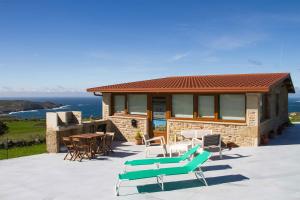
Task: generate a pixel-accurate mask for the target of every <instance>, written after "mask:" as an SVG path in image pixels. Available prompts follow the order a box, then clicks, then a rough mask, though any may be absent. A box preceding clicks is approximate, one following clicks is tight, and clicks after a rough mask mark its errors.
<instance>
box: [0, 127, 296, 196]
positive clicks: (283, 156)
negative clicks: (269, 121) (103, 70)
mask: <svg viewBox="0 0 300 200" xmlns="http://www.w3.org/2000/svg"><path fill="white" fill-rule="evenodd" d="M299 155H300V124H298V125H295V126H293V127H289V128H287V129H285V131H284V133H283V135H281V136H278V137H277V138H275V139H273V140H271V143H270V145H268V146H261V147H257V148H235V149H232V150H231V151H228V150H226V151H224V158H223V159H222V160H219V159H217V158H215V159H213V160H210V161H209V162H207V163H206V164H205V166H204V167H203V170H204V171H205V172H204V174H205V176H206V177H207V182H208V184H209V186H208V187H205V186H203V184H202V183H201V182H199V181H197V180H196V179H195V177H194V176H192V174H190V175H181V176H173V177H167V178H166V179H165V181H166V184H165V188H166V191H163V192H161V191H160V188H159V186H158V185H157V184H156V181H155V179H146V180H138V181H131V182H127V183H126V182H125V183H124V184H123V187H121V190H120V196H119V197H116V196H115V195H114V184H115V182H116V177H117V174H118V173H119V172H121V171H122V163H123V162H124V161H125V160H128V159H134V158H141V157H143V156H144V153H143V146H135V145H131V144H129V143H123V144H120V145H119V146H118V147H117V148H116V152H115V153H114V154H111V156H103V157H99V158H98V159H97V160H91V161H89V160H83V162H81V163H80V162H70V161H63V160H62V159H63V157H64V154H41V155H35V156H28V157H22V158H16V159H10V160H3V161H0V177H1V181H0V199H1V200H4V199H9V200H12V199H22V200H24V199H34V200H35V199H45V200H52V199H55V200H59V199H188V200H190V199H221V200H224V199H243V200H244V199H272V200H274V199H300V186H299V185H298V183H299V182H300V156H299Z"/></svg>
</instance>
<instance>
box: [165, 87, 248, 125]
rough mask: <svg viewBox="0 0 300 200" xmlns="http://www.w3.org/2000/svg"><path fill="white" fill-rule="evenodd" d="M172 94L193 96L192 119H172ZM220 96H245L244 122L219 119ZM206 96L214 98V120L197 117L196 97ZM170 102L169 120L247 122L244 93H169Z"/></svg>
mask: <svg viewBox="0 0 300 200" xmlns="http://www.w3.org/2000/svg"><path fill="white" fill-rule="evenodd" d="M174 94H191V95H193V110H194V112H193V117H192V118H179V117H174V115H173V109H172V107H173V105H172V95H174ZM222 94H233V95H234V94H240V95H244V96H245V120H227V119H220V104H219V98H220V95H222ZM201 95H206V96H214V97H215V98H214V101H215V107H214V118H203V117H199V114H198V96H201ZM170 96H171V102H170V112H171V113H170V119H176V120H187V121H199V122H200V121H203V122H228V123H246V122H247V95H246V93H229V92H228V93H217V94H216V93H171V95H170Z"/></svg>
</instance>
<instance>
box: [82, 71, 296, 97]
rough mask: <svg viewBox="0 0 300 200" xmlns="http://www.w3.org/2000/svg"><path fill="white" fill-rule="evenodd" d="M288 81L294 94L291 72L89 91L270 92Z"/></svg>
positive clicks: (183, 78)
mask: <svg viewBox="0 0 300 200" xmlns="http://www.w3.org/2000/svg"><path fill="white" fill-rule="evenodd" d="M285 80H287V81H288V82H289V83H290V84H289V85H290V88H289V92H294V88H293V84H292V81H291V77H290V74H289V73H269V74H227V75H205V76H174V77H166V78H159V79H152V80H145V81H136V82H129V83H121V84H115V85H108V86H101V87H95V88H89V89H87V91H88V92H180V93H181V92H186V93H187V92H203V93H205V92H207V93H214V92H236V93H237V92H269V90H270V88H271V87H272V86H274V85H275V84H277V83H279V82H281V81H285Z"/></svg>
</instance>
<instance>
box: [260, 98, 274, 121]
mask: <svg viewBox="0 0 300 200" xmlns="http://www.w3.org/2000/svg"><path fill="white" fill-rule="evenodd" d="M270 96H271V95H270V94H269V93H263V94H261V99H260V101H262V105H261V106H260V105H259V109H260V117H259V121H260V123H263V122H265V121H267V120H269V119H270V118H271V105H270ZM259 103H260V102H259Z"/></svg>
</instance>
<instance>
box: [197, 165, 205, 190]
mask: <svg viewBox="0 0 300 200" xmlns="http://www.w3.org/2000/svg"><path fill="white" fill-rule="evenodd" d="M195 176H196V178H197V179H198V180H199V181H201V182H202V183H204V184H205V185H206V186H208V184H207V182H206V180H205V176H204V174H203V172H202V170H201V168H200V167H199V168H198V170H196V171H195Z"/></svg>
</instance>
